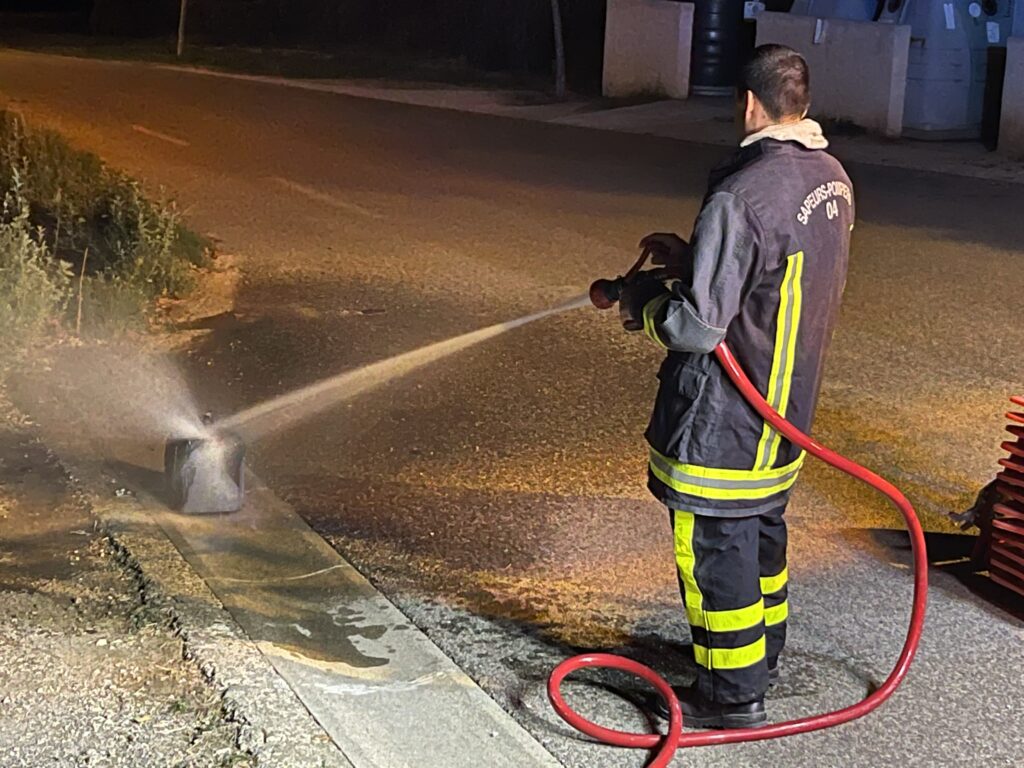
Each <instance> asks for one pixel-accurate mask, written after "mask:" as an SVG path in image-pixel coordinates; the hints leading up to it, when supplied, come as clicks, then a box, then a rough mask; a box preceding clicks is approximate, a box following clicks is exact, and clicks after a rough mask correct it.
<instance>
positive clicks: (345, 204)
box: [270, 176, 384, 219]
mask: <svg viewBox="0 0 1024 768" xmlns="http://www.w3.org/2000/svg"><path fill="white" fill-rule="evenodd" d="M270 180H271V181H273V182H274V183H275V184H278V185H280V186H282V187H284V188H285V189H289V190H291V191H292V192H298V193H299V194H300V195H305V196H306V197H308V198H309V199H310V200H316V201H317V202H318V203H324V204H325V205H329V206H331V207H332V208H337V209H338V210H340V211H348V212H349V213H357V214H359V215H360V216H366V217H367V218H370V219H382V218H384V217H383V216H382V215H381V214H379V213H377V212H376V211H372V210H370V209H369V208H365V207H364V206H362V205H359V204H358V203H350V202H349V201H347V200H342V199H341V198H339V197H335V196H334V195H329V194H327V193H326V192H321V191H320V190H318V189H313V187H307V186H306V185H305V184H299V183H298V182H297V181H291V180H290V179H283V178H281V177H280V176H271V177H270Z"/></svg>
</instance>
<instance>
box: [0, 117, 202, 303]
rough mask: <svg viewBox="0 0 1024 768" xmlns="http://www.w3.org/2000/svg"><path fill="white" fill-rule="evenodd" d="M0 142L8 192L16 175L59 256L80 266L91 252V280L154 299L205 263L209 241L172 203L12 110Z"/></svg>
mask: <svg viewBox="0 0 1024 768" xmlns="http://www.w3.org/2000/svg"><path fill="white" fill-rule="evenodd" d="M0 144H2V152H0V186H2V188H3V189H9V188H10V185H11V180H12V178H13V174H14V172H15V171H17V172H18V174H19V175H20V177H21V183H22V195H23V196H24V197H25V199H26V200H27V201H28V204H29V211H30V219H31V221H32V223H33V224H34V225H36V226H39V227H42V228H43V229H45V230H46V233H47V235H48V237H49V243H50V246H51V250H52V251H53V253H54V254H55V255H56V256H57V257H59V258H62V259H65V260H66V261H70V262H72V263H80V261H81V257H82V255H83V254H84V253H85V251H86V249H88V250H89V262H88V265H87V266H88V269H89V274H91V275H105V276H117V277H119V278H121V279H122V280H127V281H130V282H134V283H136V284H137V285H138V287H139V288H140V289H142V290H143V291H145V292H146V293H147V294H148V295H150V296H162V295H173V296H180V295H182V294H183V293H185V292H187V291H188V289H189V288H190V287H191V280H190V278H189V274H190V269H189V266H190V265H195V266H204V265H205V264H206V261H207V252H208V244H207V243H206V242H205V241H204V240H203V239H202V238H200V237H199V236H198V235H196V234H194V233H191V232H189V231H188V230H187V229H185V228H184V227H183V226H182V225H181V222H180V221H179V217H178V214H177V211H176V210H175V208H174V206H173V205H171V204H169V203H164V202H155V201H153V200H150V199H149V198H148V197H147V196H146V195H145V194H143V192H142V190H141V188H140V187H139V184H138V183H137V182H135V181H133V180H132V179H130V178H128V177H127V176H125V175H124V174H121V173H118V172H116V171H113V170H111V169H110V168H108V167H107V166H105V165H104V164H103V163H102V161H100V159H99V158H97V157H96V156H95V155H92V154H89V153H87V152H81V151H79V150H76V149H74V148H72V147H71V146H70V145H68V143H67V142H66V141H65V140H64V139H63V138H62V137H61V136H60V135H59V134H56V133H54V132H53V131H45V130H30V129H28V128H26V126H25V123H24V121H23V120H22V118H21V117H20V116H19V115H16V114H14V113H12V112H6V111H5V112H0Z"/></svg>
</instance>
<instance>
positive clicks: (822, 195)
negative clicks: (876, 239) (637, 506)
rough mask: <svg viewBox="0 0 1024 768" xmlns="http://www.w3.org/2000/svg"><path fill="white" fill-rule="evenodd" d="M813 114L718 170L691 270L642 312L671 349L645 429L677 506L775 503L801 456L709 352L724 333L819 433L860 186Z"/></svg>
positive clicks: (748, 366)
mask: <svg viewBox="0 0 1024 768" xmlns="http://www.w3.org/2000/svg"><path fill="white" fill-rule="evenodd" d="M826 146H827V142H826V141H825V140H824V137H823V136H822V135H821V129H820V127H819V126H818V124H817V123H815V122H814V121H812V120H803V121H801V122H800V123H796V124H792V125H777V126H773V127H772V128H769V129H767V130H766V131H764V132H763V135H755V136H753V137H750V138H748V139H747V140H746V141H745V142H744V145H743V146H742V147H741V148H740V150H739V151H738V152H737V153H736V154H735V155H734V156H732V157H731V158H730V159H729V160H727V161H726V162H725V163H723V164H722V165H721V166H719V167H718V168H717V169H716V170H715V171H713V172H712V176H711V183H710V186H709V191H708V194H707V197H706V198H705V200H704V206H703V208H702V210H701V213H700V216H699V218H698V219H697V223H696V227H695V229H694V234H693V239H692V248H693V255H692V273H690V274H686V275H683V276H682V278H681V279H679V280H675V281H672V282H671V283H669V284H668V289H669V290H668V292H667V293H664V294H662V295H661V296H659V297H657V298H655V299H654V300H653V301H650V302H648V303H647V305H646V306H645V307H644V311H643V314H644V327H645V331H646V332H647V334H648V335H649V336H650V337H651V338H652V339H654V340H655V341H656V342H657V343H658V344H660V345H661V346H663V347H665V348H666V349H667V350H668V356H667V357H666V359H665V362H664V363H663V364H662V366H661V370H660V371H659V373H658V378H659V380H660V386H659V391H658V398H657V402H656V405H655V408H654V413H653V416H652V418H651V421H650V425H649V427H648V429H647V440H648V443H649V444H650V471H649V488H650V490H651V492H652V493H653V494H654V495H655V496H656V497H657V498H658V499H660V500H661V501H662V502H664V503H665V504H666V505H667V506H668V507H670V508H671V509H674V510H686V511H688V512H691V513H695V514H698V515H710V516H716V517H747V516H754V515H759V514H763V513H766V512H769V511H771V510H776V509H779V508H780V507H782V506H784V505H785V502H786V499H787V498H788V495H789V492H790V489H791V488H792V486H793V484H794V483H795V482H796V478H797V474H798V473H799V471H800V467H801V465H802V463H803V460H804V455H803V452H802V451H800V450H798V449H797V448H795V447H794V446H792V445H791V444H790V443H789V442H788V441H786V440H784V439H782V438H781V436H779V435H778V434H777V433H775V432H774V431H773V430H771V429H770V428H768V427H767V426H766V425H765V423H764V421H763V420H762V419H761V418H760V416H758V415H757V413H756V412H755V411H754V410H753V408H751V407H750V406H749V405H748V404H747V403H746V401H744V400H743V398H742V396H741V395H740V393H739V392H738V391H737V390H736V388H735V387H734V386H733V385H732V383H731V382H730V381H729V379H728V377H727V376H726V374H725V371H724V370H723V369H722V368H721V366H719V365H718V364H717V362H716V361H715V360H714V358H713V356H711V355H709V354H707V353H709V352H711V351H712V350H713V349H714V347H715V346H717V344H718V343H719V342H720V341H722V340H723V339H724V340H726V341H727V342H728V344H729V346H730V347H731V348H732V350H733V352H734V353H735V354H736V357H737V358H738V359H739V361H740V363H741V364H742V366H743V367H744V369H745V370H746V371H747V373H748V375H749V376H750V378H751V380H752V381H753V382H754V384H755V385H756V386H757V387H758V389H759V390H760V391H761V392H762V393H763V394H764V395H765V397H766V398H767V400H768V402H769V403H770V404H771V405H772V406H773V407H774V408H775V409H776V410H777V411H779V412H780V413H781V414H782V415H783V416H785V417H786V418H787V419H788V420H789V421H791V422H792V423H793V424H795V425H796V426H797V427H799V428H800V429H802V430H804V431H805V432H806V431H809V429H810V427H811V420H812V417H813V414H814V408H815V402H816V399H817V395H818V388H819V385H820V381H821V373H822V364H823V360H824V353H825V350H826V347H827V346H828V344H829V341H830V338H831V335H832V329H833V326H834V323H835V320H836V315H837V311H838V308H839V302H840V297H841V295H842V291H843V287H844V285H845V281H846V268H847V261H848V254H849V244H850V233H851V231H852V230H853V222H854V199H853V188H852V185H851V183H850V180H849V178H848V177H847V175H846V173H845V171H844V170H843V168H842V166H841V165H840V164H839V162H838V161H837V160H835V159H834V158H833V157H832V156H831V155H829V154H827V153H826V152H825V151H824V147H826Z"/></svg>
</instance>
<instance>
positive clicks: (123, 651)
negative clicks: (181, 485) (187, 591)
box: [0, 391, 251, 768]
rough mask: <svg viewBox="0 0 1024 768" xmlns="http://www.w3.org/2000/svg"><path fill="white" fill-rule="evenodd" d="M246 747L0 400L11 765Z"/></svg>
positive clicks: (0, 674)
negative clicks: (240, 743)
mask: <svg viewBox="0 0 1024 768" xmlns="http://www.w3.org/2000/svg"><path fill="white" fill-rule="evenodd" d="M236 739H237V728H236V726H235V725H234V724H233V723H231V722H228V721H227V720H226V719H225V717H224V715H223V712H222V708H221V702H220V698H219V696H218V695H217V694H216V692H215V691H214V690H213V689H212V688H210V687H209V686H208V685H207V683H206V681H205V680H204V679H203V677H202V676H201V675H200V673H199V671H198V670H197V669H196V668H195V667H194V666H193V665H192V664H190V663H189V662H186V661H184V660H183V658H182V644H181V641H180V640H179V639H178V638H176V637H175V635H174V632H173V631H172V628H170V627H168V626H167V625H166V623H165V619H164V617H163V616H162V615H160V614H158V613H157V612H156V611H155V610H154V609H151V608H150V607H149V606H147V604H146V603H145V601H144V599H143V596H142V593H141V591H140V585H139V583H138V581H137V578H136V575H135V574H134V573H132V572H131V570H130V569H128V568H126V567H124V566H123V565H122V564H121V563H120V562H119V561H118V557H117V555H116V552H115V551H114V550H113V549H112V547H111V546H110V543H109V541H108V539H107V537H106V536H105V535H104V534H103V532H102V530H100V529H99V527H98V526H97V524H96V522H95V520H94V519H93V518H92V516H91V515H90V512H89V509H88V507H87V506H86V505H85V504H84V503H83V502H82V501H81V500H80V499H78V498H77V496H76V494H75V493H74V489H73V485H72V483H71V482H70V481H69V479H68V478H67V477H66V476H65V474H64V472H63V471H62V469H61V467H60V466H59V465H58V464H57V463H56V462H55V461H54V460H53V458H52V457H51V456H50V455H49V453H48V452H47V450H46V449H45V447H44V446H43V445H41V444H40V443H39V442H37V441H36V440H35V439H34V438H33V436H32V432H31V425H30V424H28V423H27V422H26V420H25V419H24V418H23V417H21V416H20V415H19V414H18V413H17V412H16V411H14V410H13V409H12V408H11V407H10V406H9V405H8V404H7V403H6V401H5V398H4V397H3V393H2V391H0V767H2V768H23V767H24V768H35V767H36V766H43V765H59V766H90V767H94V766H111V767H113V766H118V767H121V766H126V767H134V766H139V767H140V768H141V767H142V766H146V767H147V768H148V767H149V766H179V767H185V766H189V767H191V766H196V767H199V766H238V767H241V766H248V765H250V764H251V763H250V760H249V758H248V757H247V756H246V755H245V754H243V753H241V752H240V751H239V750H238V749H237V748H236V746H235V744H236Z"/></svg>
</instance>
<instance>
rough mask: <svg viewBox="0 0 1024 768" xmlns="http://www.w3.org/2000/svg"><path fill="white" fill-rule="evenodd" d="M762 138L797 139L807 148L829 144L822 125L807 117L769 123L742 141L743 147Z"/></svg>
mask: <svg viewBox="0 0 1024 768" xmlns="http://www.w3.org/2000/svg"><path fill="white" fill-rule="evenodd" d="M761 139H775V140H776V141H795V142H796V143H797V144H802V145H803V146H805V147H807V149H825V147H827V146H828V139H826V138H825V134H824V133H823V132H822V130H821V126H820V125H819V124H818V123H817V122H816V121H814V120H811V119H810V118H807V117H805V118H804V119H803V120H800V121H798V122H795V123H776V124H775V125H769V126H768V127H767V128H764V129H762V130H760V131H758V132H757V133H752V134H750V135H749V136H747V138H745V139H744V140H743V141H742V142H740V146H741V147H749V146H750V145H751V144H754V143H756V142H758V141H761Z"/></svg>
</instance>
